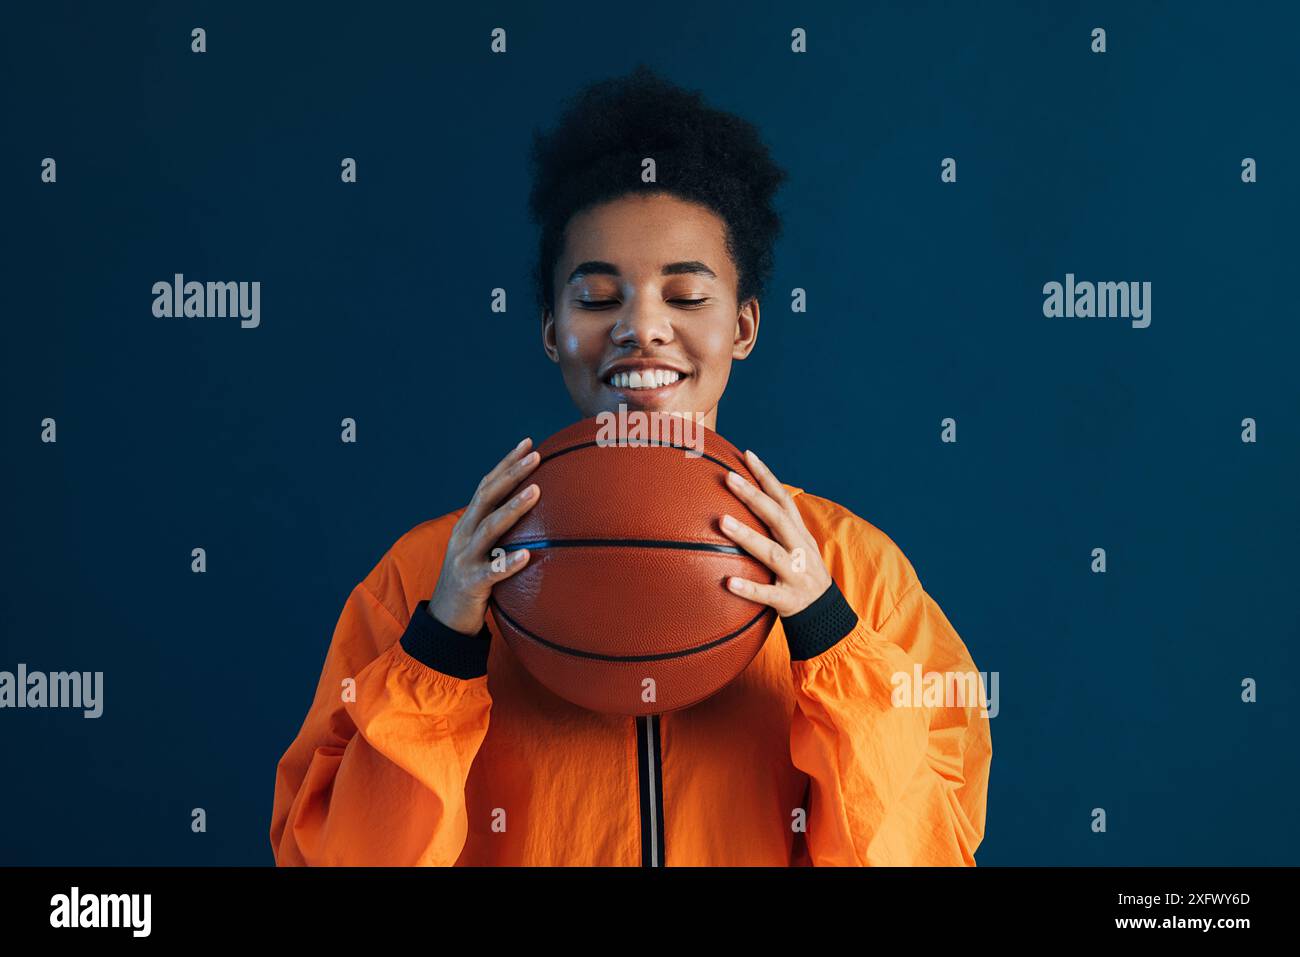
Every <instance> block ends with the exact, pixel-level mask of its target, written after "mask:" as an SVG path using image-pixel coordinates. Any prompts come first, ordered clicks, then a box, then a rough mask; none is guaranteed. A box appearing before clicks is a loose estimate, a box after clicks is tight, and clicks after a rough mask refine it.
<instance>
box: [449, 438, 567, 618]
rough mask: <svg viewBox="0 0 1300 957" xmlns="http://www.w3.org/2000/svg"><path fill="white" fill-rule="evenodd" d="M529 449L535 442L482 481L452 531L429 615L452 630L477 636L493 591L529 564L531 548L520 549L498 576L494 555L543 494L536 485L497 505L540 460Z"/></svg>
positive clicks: (525, 443)
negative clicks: (516, 524) (502, 540)
mask: <svg viewBox="0 0 1300 957" xmlns="http://www.w3.org/2000/svg"><path fill="white" fill-rule="evenodd" d="M531 445H532V440H531V439H527V438H526V439H524V440H523V441H522V442H520V443H519V444H518V445H517V446H515V447H514V449H513V450H512V451H511V452H510V454H509V455H507V456H506V457H505V458H503V459H502V460H501V461H500V462H498V463H497V465H496V468H494V469H493V470H492V471H491V472H489V473H488V474H487V475H485V476H483V480H482V481H481V482H479V483H478V488H477V489H475V490H474V497H473V498H472V499H470V503H469V506H468V507H467V508H466V509H465V513H464V514H463V515H461V517H460V519H459V520H458V521H457V522H456V524H455V526H453V527H452V530H451V538H450V539H449V540H448V542H447V554H446V557H444V558H443V561H442V571H441V573H439V575H438V584H437V586H436V587H435V588H434V590H433V597H432V598H430V599H429V613H430V614H431V615H433V617H434V618H436V619H438V621H440V622H442V623H443V624H444V625H446V626H447V627H448V628H451V629H452V630H453V631H459V632H461V633H463V634H466V635H476V634H478V632H479V630H480V629H481V628H482V627H483V622H484V620H485V619H486V617H487V603H488V597H489V596H490V595H491V594H492V586H493V585H495V584H496V583H497V582H499V581H504V580H505V579H507V578H509V577H510V576H511V575H513V574H515V572H517V571H519V570H520V569H521V568H523V567H524V566H525V565H527V564H528V549H526V548H521V549H519V550H518V551H514V552H509V553H508V554H507V555H506V556H505V558H504V559H503V560H502V561H498V562H497V563H496V564H497V565H498V567H499V568H500V570H499V571H494V570H493V567H492V566H493V562H492V555H491V550H492V547H493V546H494V545H495V544H496V541H497V539H499V538H500V537H501V536H502V535H504V534H505V533H506V531H507V530H509V529H510V527H511V526H512V525H514V524H515V522H517V521H518V520H519V517H520V516H521V515H523V514H524V512H526V511H528V510H529V509H530V508H532V507H533V506H534V505H536V504H537V502H538V500H539V498H540V497H541V489H539V488H538V487H537V484H536V483H533V484H531V485H529V486H528V487H527V488H524V489H521V490H520V491H519V493H518V494H517V495H514V496H513V497H511V499H510V500H509V501H508V502H506V503H505V504H501V505H499V504H498V503H499V502H500V501H501V499H502V498H503V497H505V495H506V494H507V493H508V492H509V491H510V490H511V489H513V488H514V487H515V486H516V485H518V484H519V482H520V481H521V480H522V479H523V478H524V477H525V476H526V475H528V474H529V473H530V472H532V470H533V469H535V468H536V467H537V463H538V462H540V461H541V457H540V456H539V455H538V454H537V453H536V452H530V451H528V449H529V447H530V446H531Z"/></svg>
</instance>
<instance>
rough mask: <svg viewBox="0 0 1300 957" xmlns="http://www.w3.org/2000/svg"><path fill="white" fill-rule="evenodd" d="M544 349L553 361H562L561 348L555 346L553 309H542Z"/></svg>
mask: <svg viewBox="0 0 1300 957" xmlns="http://www.w3.org/2000/svg"><path fill="white" fill-rule="evenodd" d="M542 349H544V350H545V351H546V355H547V356H548V357H549V358H550V360H551V361H552V362H559V361H560V350H559V349H557V348H556V347H555V316H553V315H552V314H551V310H549V309H543V310H542Z"/></svg>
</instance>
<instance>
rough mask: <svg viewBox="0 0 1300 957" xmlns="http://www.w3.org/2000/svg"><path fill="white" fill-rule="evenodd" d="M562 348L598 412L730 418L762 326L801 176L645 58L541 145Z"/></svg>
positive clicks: (545, 303)
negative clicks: (785, 186)
mask: <svg viewBox="0 0 1300 957" xmlns="http://www.w3.org/2000/svg"><path fill="white" fill-rule="evenodd" d="M533 170H534V180H533V183H534V185H533V189H532V193H531V195H530V200H529V202H530V208H531V211H532V214H533V217H534V219H535V221H536V222H537V223H538V224H539V226H540V235H541V239H540V247H539V252H538V262H537V265H536V272H535V281H536V287H537V288H536V291H537V296H538V299H539V305H540V307H541V311H542V341H543V347H544V348H545V350H546V354H547V355H548V356H549V357H550V358H551V360H552V361H553V362H556V363H558V364H559V366H560V369H561V373H562V375H563V377H564V381H565V385H566V386H567V388H568V390H569V394H570V395H571V396H572V397H573V400H574V402H575V404H576V405H577V406H578V408H579V409H580V410H581V411H582V412H583V414H584V415H586V416H594V415H596V414H597V413H599V412H602V411H615V410H616V409H617V407H618V406H619V404H620V403H625V404H627V406H628V407H630V408H633V409H645V410H655V411H679V412H689V413H692V414H695V415H697V416H698V417H700V420H701V421H702V422H703V424H704V425H706V426H708V427H709V428H716V421H717V405H718V400H719V399H720V398H721V397H722V393H723V391H724V390H725V389H726V385H727V379H728V376H729V375H730V370H731V363H732V361H733V360H738V359H744V358H745V357H746V356H748V355H749V353H750V352H751V351H752V350H753V348H754V346H755V344H756V342H757V338H758V324H759V305H758V298H759V296H760V295H761V294H762V291H763V287H764V284H765V283H766V281H767V278H768V275H769V274H770V272H771V269H772V263H773V259H774V252H773V247H774V244H775V241H776V238H777V236H778V235H779V233H780V229H781V223H780V218H779V217H778V216H777V214H776V211H775V209H774V208H773V198H774V197H775V194H776V191H777V189H778V188H779V186H780V185H781V183H782V182H784V181H785V179H786V178H787V174H786V172H785V171H784V170H783V169H781V168H780V167H778V166H777V165H776V163H775V162H774V161H773V160H772V157H771V155H770V153H769V151H768V149H767V147H766V146H765V145H764V144H763V142H762V139H761V138H760V136H759V134H758V130H757V129H756V128H755V127H754V126H753V125H752V124H750V123H748V122H747V121H745V120H743V119H741V118H740V117H737V116H734V115H732V114H728V113H723V112H721V111H718V110H714V109H712V108H710V107H708V106H707V105H705V104H704V102H703V100H702V98H701V96H700V95H699V94H698V93H693V92H690V91H687V90H684V89H682V88H681V87H678V86H675V85H673V84H672V83H669V82H668V81H667V80H665V79H663V78H661V77H659V76H657V75H656V74H655V73H654V72H653V71H651V70H649V69H648V68H646V67H645V66H644V65H642V66H639V67H638V68H637V69H636V70H634V71H633V72H632V73H631V75H629V76H628V77H622V78H615V79H612V80H608V81H606V82H604V83H599V84H595V85H593V86H592V87H589V88H588V89H587V90H586V91H585V92H584V93H583V94H582V95H581V96H579V97H578V98H576V99H575V100H574V101H573V102H572V104H571V105H570V108H569V110H568V111H567V112H566V113H565V115H564V116H563V117H562V118H561V120H560V122H559V124H558V125H557V126H556V128H555V129H554V130H552V131H550V132H549V133H546V134H542V133H538V134H537V135H536V137H535V139H534V143H533Z"/></svg>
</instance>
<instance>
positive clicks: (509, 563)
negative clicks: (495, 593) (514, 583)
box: [479, 548, 532, 589]
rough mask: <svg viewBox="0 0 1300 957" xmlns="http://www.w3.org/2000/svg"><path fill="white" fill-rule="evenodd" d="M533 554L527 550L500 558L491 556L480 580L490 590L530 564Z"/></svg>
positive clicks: (483, 567) (482, 570)
mask: <svg viewBox="0 0 1300 957" xmlns="http://www.w3.org/2000/svg"><path fill="white" fill-rule="evenodd" d="M531 555H532V552H530V551H529V550H528V549H526V548H521V549H519V550H518V551H513V552H508V553H506V554H505V555H502V556H500V557H499V559H498V558H494V557H493V556H491V555H489V556H488V560H487V561H486V562H485V563H484V564H483V566H482V568H481V569H480V571H479V578H480V580H481V581H482V582H483V584H485V585H487V586H488V587H489V589H490V588H491V586H492V585H495V584H496V583H497V582H499V581H505V580H506V579H507V578H509V577H510V576H511V575H514V574H516V573H517V572H519V571H520V570H521V569H522V568H523V567H524V566H525V565H527V564H528V559H529V557H531Z"/></svg>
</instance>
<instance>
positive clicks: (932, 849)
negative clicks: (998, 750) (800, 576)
mask: <svg viewBox="0 0 1300 957" xmlns="http://www.w3.org/2000/svg"><path fill="white" fill-rule="evenodd" d="M782 624H783V626H784V628H785V632H786V638H787V641H788V643H789V645H790V659H791V661H790V666H791V669H792V671H793V678H794V688H795V712H794V715H793V719H792V723H791V732H790V751H791V759H792V761H793V763H794V764H795V766H796V767H798V768H799V769H801V770H802V771H804V772H805V773H806V774H807V775H808V776H809V808H808V817H807V828H808V830H807V834H806V845H807V850H808V854H809V856H810V858H811V863H812V864H813V865H815V866H828V865H830V866H846V865H847V866H853V865H931V866H933V865H968V866H974V865H975V849H976V847H978V846H979V843H980V841H981V839H982V838H983V835H984V818H985V802H986V799H987V795H988V778H989V766H990V762H991V759H992V737H991V734H990V729H989V719H988V717H987V713H986V708H985V703H986V699H984V698H983V695H984V692H983V690H982V689H983V679H982V677H981V676H979V675H978V673H977V672H976V671H975V665H974V663H973V662H972V661H971V658H970V655H969V653H968V652H967V650H966V647H965V645H964V644H963V643H962V641H961V639H960V638H959V637H958V635H957V633H956V632H955V631H954V630H953V627H952V625H951V624H950V623H949V622H948V619H947V618H946V617H945V616H944V614H943V612H942V611H941V610H940V608H939V606H938V605H937V604H936V603H935V602H934V600H933V599H932V598H931V597H930V596H929V595H928V594H926V593H925V591H924V590H923V589H922V587H921V585H920V583H919V581H916V580H913V582H912V584H911V587H910V588H908V589H907V591H906V592H905V593H904V594H903V596H902V597H901V598H900V599H899V600H898V602H897V604H896V605H895V607H894V608H893V610H892V611H890V612H889V613H888V614H887V615H886V616H885V617H884V618H883V620H882V621H881V623H880V624H879V625H878V628H879V630H878V631H877V630H873V629H872V628H871V627H869V626H868V625H867V623H866V621H865V619H863V618H860V617H859V615H858V614H857V613H856V612H855V611H854V609H853V607H852V606H851V605H850V604H849V602H848V600H847V599H846V598H845V596H844V594H843V592H842V591H841V590H840V588H839V586H838V584H836V583H834V582H832V584H831V586H830V587H829V588H828V589H827V590H826V592H825V593H824V594H823V595H822V596H821V597H820V598H818V599H817V601H815V602H814V603H813V604H812V605H810V606H809V607H808V608H806V609H804V610H803V611H801V612H799V613H798V614H796V615H792V616H790V617H789V618H784V619H782ZM921 672H940V673H942V672H948V673H956V674H957V675H958V676H959V681H962V680H964V681H965V682H970V681H974V682H975V684H974V689H975V690H974V693H973V694H971V693H969V688H970V687H971V686H970V685H969V683H967V684H965V686H964V687H965V689H967V690H966V692H965V693H963V695H962V696H960V697H957V696H955V695H954V696H953V697H951V698H949V699H948V700H950V701H953V702H954V704H953V705H952V706H945V705H944V704H937V703H933V702H934V700H935V699H933V698H931V699H926V698H924V697H923V696H922V695H921V694H920V692H919V691H918V692H917V696H916V697H915V698H914V697H913V689H912V684H913V682H914V681H915V678H916V677H917V676H918V674H919V673H921ZM896 676H902V677H896ZM952 687H953V688H954V691H957V690H960V689H962V688H963V685H962V684H960V683H954V684H953V685H952ZM896 689H898V690H897V691H896ZM896 693H897V694H898V696H899V697H898V703H897V705H896V704H895V695H896ZM925 700H929V701H931V702H932V703H931V704H929V705H923V704H920V702H922V701H925ZM939 700H940V701H943V700H944V699H942V698H940V699H939Z"/></svg>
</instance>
